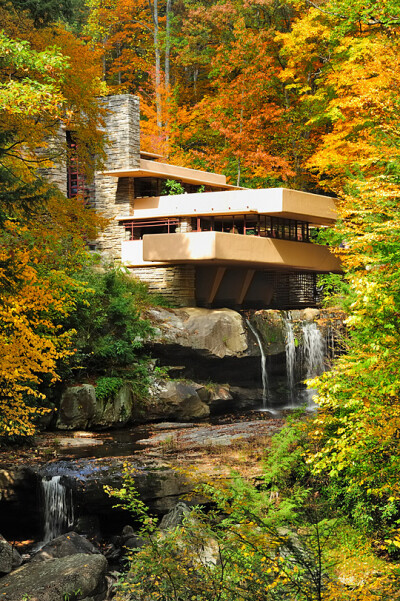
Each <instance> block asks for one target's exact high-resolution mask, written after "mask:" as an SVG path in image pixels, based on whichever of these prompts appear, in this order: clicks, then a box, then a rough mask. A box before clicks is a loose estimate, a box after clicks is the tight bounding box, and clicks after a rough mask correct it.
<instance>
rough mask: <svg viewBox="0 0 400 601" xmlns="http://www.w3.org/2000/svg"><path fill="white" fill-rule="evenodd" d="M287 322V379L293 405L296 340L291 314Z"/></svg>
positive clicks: (286, 319) (294, 395)
mask: <svg viewBox="0 0 400 601" xmlns="http://www.w3.org/2000/svg"><path fill="white" fill-rule="evenodd" d="M283 319H284V322H285V331H286V337H285V338H286V340H285V353H286V378H287V387H288V396H289V401H290V402H291V403H293V401H295V397H296V380H295V374H296V339H295V336H294V331H293V324H292V321H291V319H292V316H291V314H290V313H288V314H287V316H286V317H284V318H283Z"/></svg>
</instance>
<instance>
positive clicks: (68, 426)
mask: <svg viewBox="0 0 400 601" xmlns="http://www.w3.org/2000/svg"><path fill="white" fill-rule="evenodd" d="M95 414H96V392H95V388H94V386H92V385H91V384H81V385H80V386H71V387H69V388H67V389H66V390H65V391H64V392H63V394H62V397H61V403H60V408H59V411H58V419H57V424H56V427H57V428H58V429H59V430H79V429H82V430H84V429H86V428H88V427H89V425H90V423H91V420H92V419H93V417H94V415H95Z"/></svg>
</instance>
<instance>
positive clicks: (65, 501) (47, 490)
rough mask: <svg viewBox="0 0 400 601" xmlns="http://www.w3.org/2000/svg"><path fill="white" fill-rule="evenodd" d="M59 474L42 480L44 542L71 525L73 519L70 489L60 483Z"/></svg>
mask: <svg viewBox="0 0 400 601" xmlns="http://www.w3.org/2000/svg"><path fill="white" fill-rule="evenodd" d="M60 479H61V476H53V477H52V478H51V479H50V480H46V479H43V480H42V492H43V499H44V507H43V509H44V542H46V543H47V542H49V541H51V540H53V538H56V537H57V536H59V535H60V534H62V533H63V532H64V531H65V529H66V528H67V527H69V526H72V524H73V521H74V515H73V505H72V491H71V490H70V491H67V489H66V488H65V486H64V485H63V484H61V481H60Z"/></svg>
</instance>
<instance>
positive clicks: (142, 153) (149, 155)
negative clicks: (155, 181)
mask: <svg viewBox="0 0 400 601" xmlns="http://www.w3.org/2000/svg"><path fill="white" fill-rule="evenodd" d="M140 157H141V158H143V159H150V160H154V159H165V156H164V155H162V154H155V153H154V152H147V151H146V150H141V151H140Z"/></svg>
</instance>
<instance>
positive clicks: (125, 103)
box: [91, 94, 140, 259]
mask: <svg viewBox="0 0 400 601" xmlns="http://www.w3.org/2000/svg"><path fill="white" fill-rule="evenodd" d="M102 102H103V103H104V105H105V108H106V109H107V115H106V118H105V131H104V133H105V134H106V136H107V146H106V155H107V160H106V164H105V170H108V171H112V170H114V169H124V168H126V169H137V168H138V167H139V164H140V108H139V98H137V97H136V96H131V95H130V94H119V95H116V96H108V97H106V98H104V99H103V100H102ZM133 185H134V182H133V179H131V178H127V177H121V178H116V177H111V176H106V175H102V173H100V172H96V174H95V178H94V182H93V186H92V193H91V196H92V200H93V204H94V206H95V208H96V211H98V212H99V213H101V214H102V215H103V216H104V217H106V218H107V219H108V220H109V223H108V225H107V227H106V229H105V230H104V231H103V232H102V233H101V235H100V237H99V238H98V240H97V249H98V250H99V251H100V252H101V253H102V254H103V255H105V256H107V257H109V258H110V259H117V258H120V257H121V240H122V237H123V235H124V229H123V228H121V227H120V226H119V225H118V219H117V218H118V217H129V216H130V214H131V211H132V208H133V203H134V193H133Z"/></svg>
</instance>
